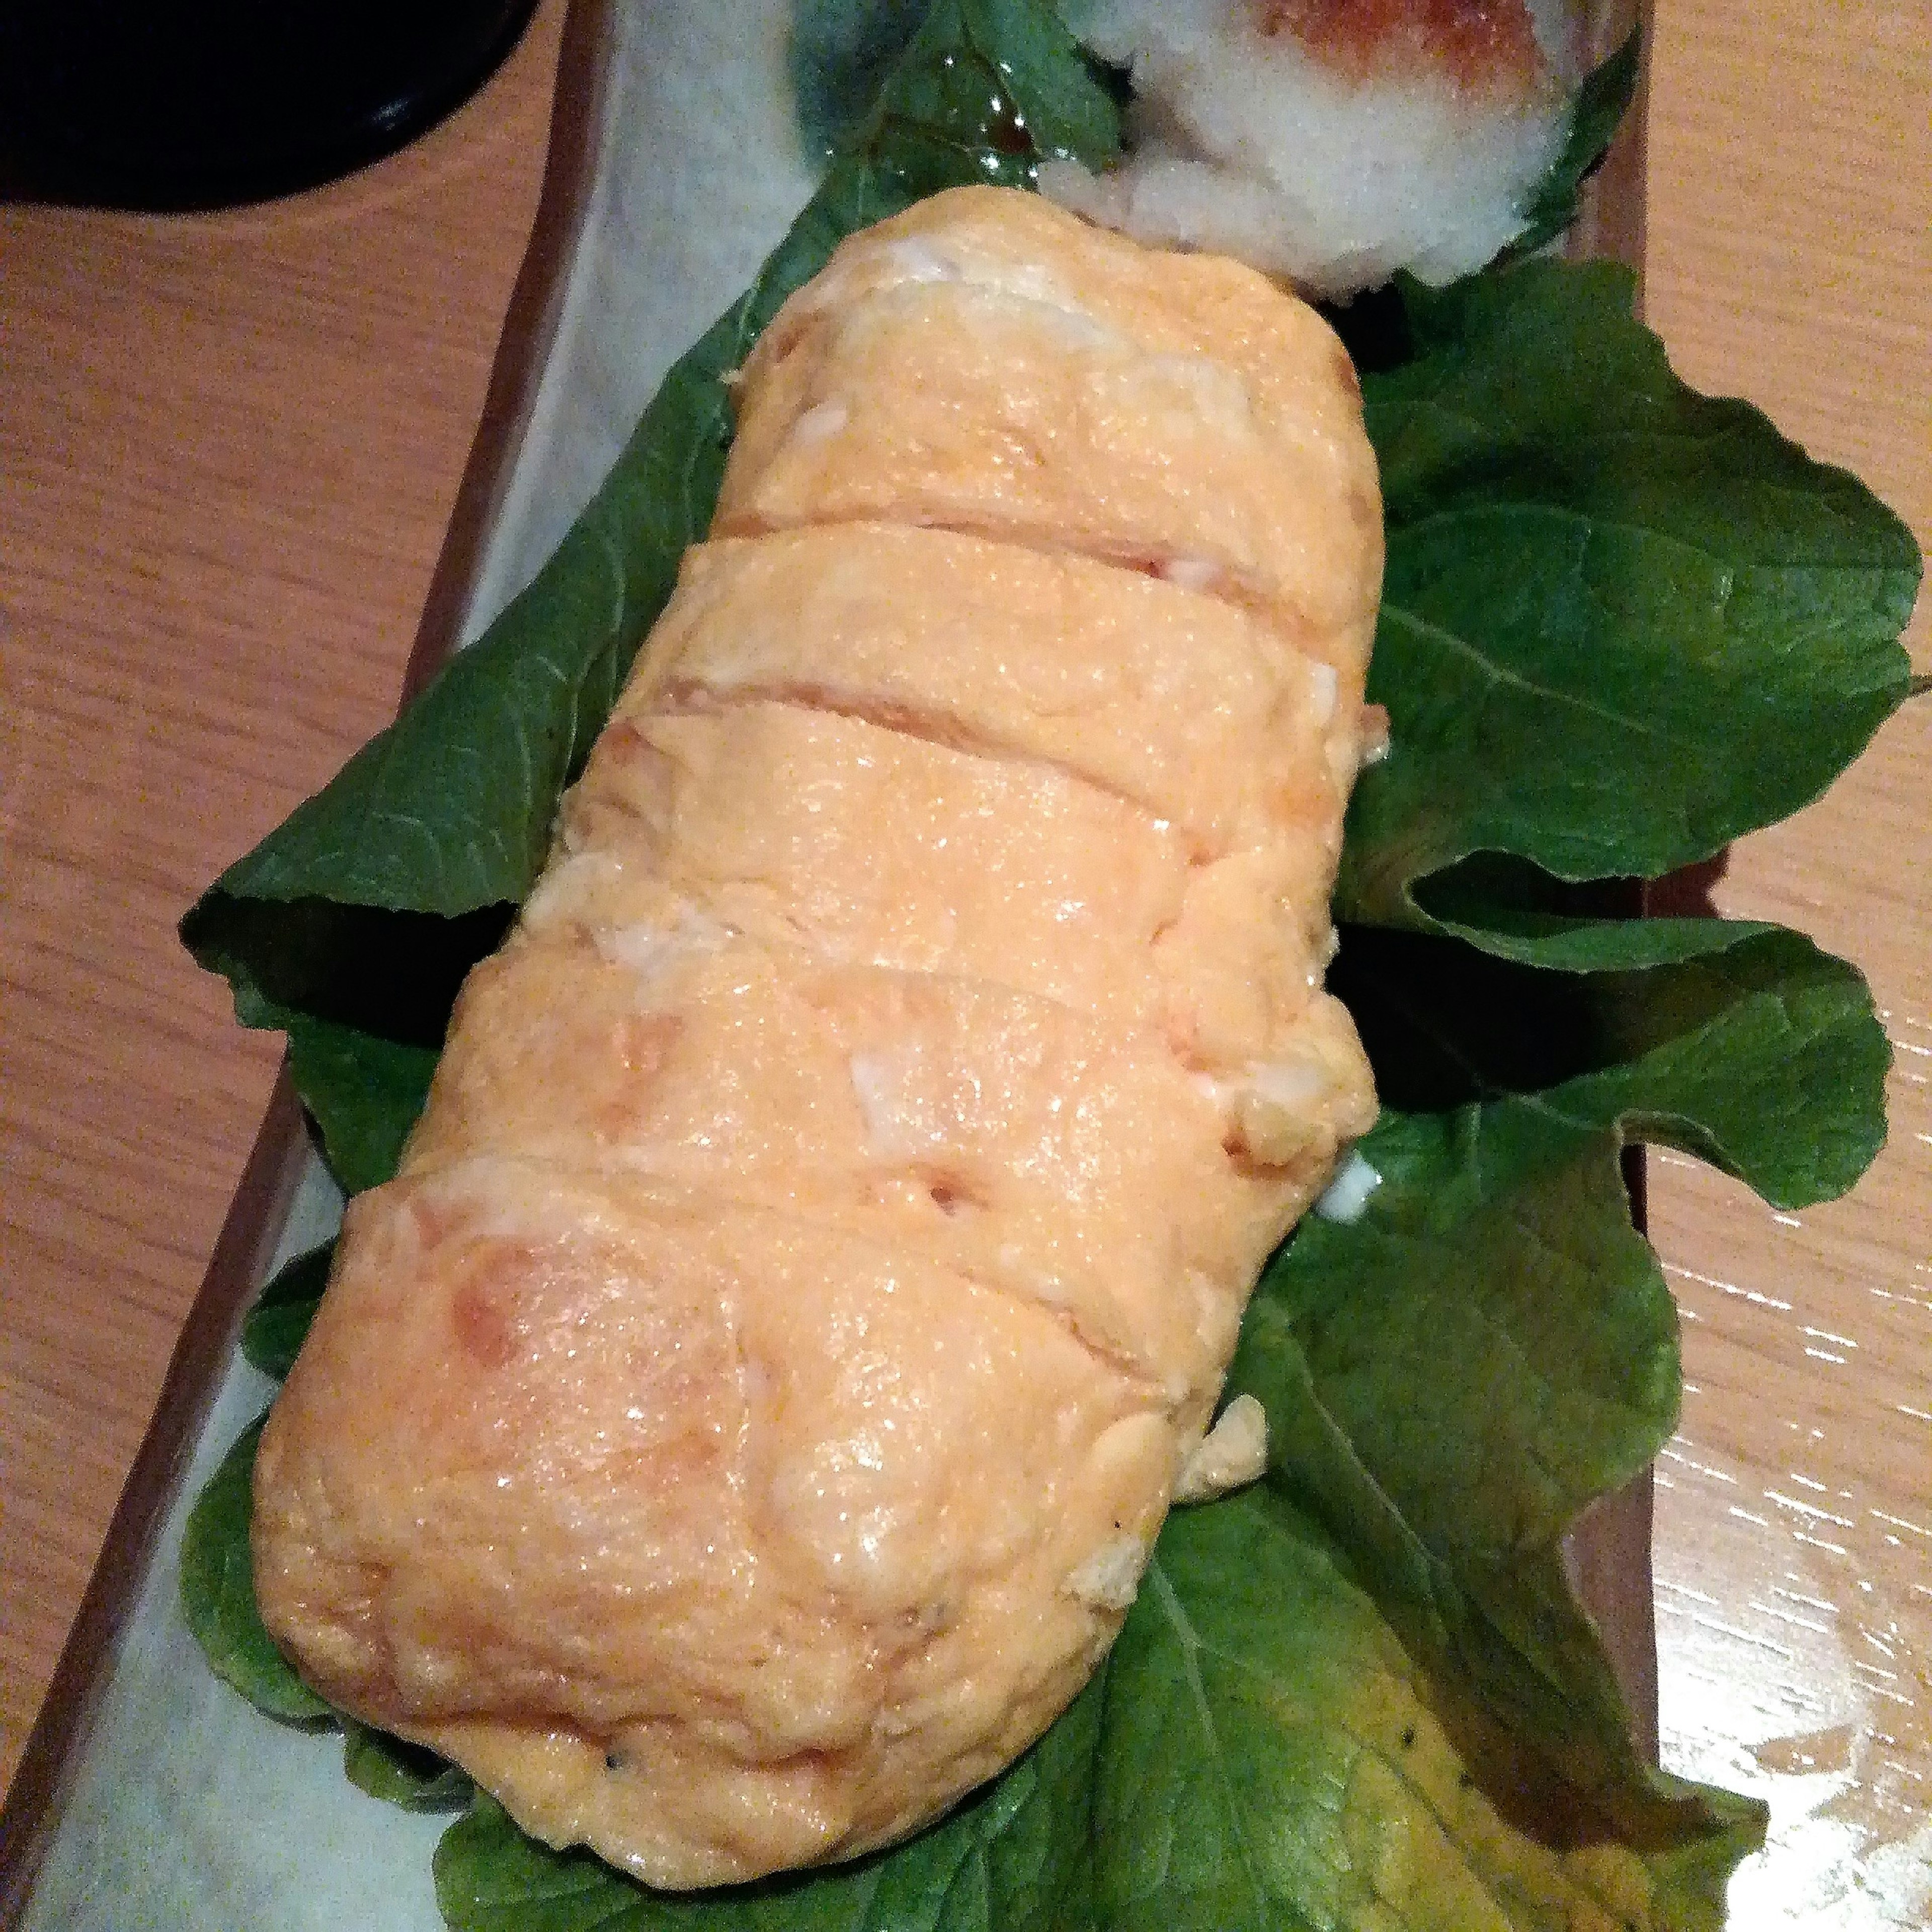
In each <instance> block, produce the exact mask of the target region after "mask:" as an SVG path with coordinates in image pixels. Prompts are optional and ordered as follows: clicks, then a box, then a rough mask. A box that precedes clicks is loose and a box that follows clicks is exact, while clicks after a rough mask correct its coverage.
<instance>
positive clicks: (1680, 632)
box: [1336, 262, 1919, 968]
mask: <svg viewBox="0 0 1932 1932" xmlns="http://www.w3.org/2000/svg"><path fill="white" fill-rule="evenodd" d="M1632 296H1633V283H1632V280H1631V276H1630V275H1629V274H1628V272H1627V271H1625V270H1624V269H1621V268H1618V267H1616V266H1611V265H1608V264H1601V263H1596V264H1589V265H1583V266H1579V265H1575V264H1571V263H1556V262H1530V263H1524V264H1523V265H1522V266H1519V267H1516V268H1514V269H1507V270H1501V271H1496V272H1490V273H1488V274H1485V275H1478V276H1474V277H1472V278H1469V280H1468V281H1464V282H1462V283H1460V284H1457V285H1456V286H1455V287H1453V288H1451V289H1448V290H1443V291H1442V292H1441V293H1431V292H1430V291H1427V290H1423V289H1421V287H1418V286H1415V285H1413V284H1411V285H1408V286H1406V287H1405V288H1404V289H1403V295H1402V299H1403V304H1404V307H1405V311H1406V318H1407V321H1408V325H1409V332H1410V338H1411V345H1412V353H1411V354H1410V356H1409V359H1407V360H1406V361H1405V362H1403V363H1402V364H1401V365H1400V366H1398V367H1396V368H1389V369H1385V370H1382V371H1378V372H1375V373H1372V374H1369V375H1367V376H1365V377H1364V380H1363V385H1362V387H1363V395H1364V404H1365V411H1366V416H1367V422H1368V426H1369V433H1370V437H1371V438H1372V439H1373V442H1374V443H1375V446H1376V455H1377V458H1378V459H1379V462H1380V463H1381V467H1382V496H1383V503H1384V511H1385V522H1386V526H1387V532H1388V564H1387V568H1386V570H1385V576H1384V581H1383V590H1382V618H1381V622H1380V624H1379V626H1378V628H1377V631H1376V646H1375V655H1374V658H1373V662H1372V664H1371V667H1370V673H1369V690H1370V697H1372V698H1373V699H1374V700H1376V701H1377V702H1379V703H1382V704H1385V705H1386V706H1388V710H1389V714H1390V718H1391V753H1390V755H1389V756H1388V758H1387V759H1386V760H1384V761H1383V762H1382V763H1380V764H1379V765H1377V766H1374V767H1373V768H1372V769H1370V770H1369V771H1367V772H1364V774H1363V775H1362V778H1361V782H1360V783H1359V784H1358V786H1357V787H1356V789H1355V798H1354V801H1353V803H1352V806H1351V808H1350V811H1349V827H1348V842H1347V845H1346V850H1345V851H1344V853H1343V865H1342V874H1341V878H1340V883H1339V884H1338V886H1337V898H1336V904H1337V912H1338V914H1339V915H1340V916H1342V917H1343V918H1346V919H1355V920H1358V921H1361V922H1365V923H1370V924H1381V925H1392V926H1411V927H1415V928H1418V929H1421V930H1424V931H1434V932H1454V933H1455V934H1457V935H1459V936H1460V937H1461V938H1465V939H1467V940H1469V941H1471V942H1472V944H1476V945H1479V946H1484V947H1489V948H1490V949H1491V950H1496V951H1499V952H1502V953H1505V954H1507V955H1508V956H1513V957H1517V958H1521V959H1532V960H1537V959H1540V960H1542V961H1544V962H1545V963H1548V964H1552V965H1556V964H1563V965H1571V966H1572V967H1575V968H1591V967H1595V966H1597V965H1639V964H1642V963H1644V962H1645V959H1646V953H1644V951H1643V948H1644V947H1646V944H1647V943H1649V942H1651V941H1655V944H1658V945H1660V946H1663V947H1666V948H1669V947H1672V946H1674V945H1676V944H1681V943H1682V938H1683V937H1684V935H1682V934H1681V933H1678V934H1670V933H1658V934H1655V935H1652V934H1646V933H1641V932H1634V933H1633V932H1626V933H1623V934H1622V935H1613V934H1609V933H1607V932H1602V931H1601V930H1600V931H1597V932H1592V933H1588V934H1586V933H1585V932H1583V928H1584V927H1586V926H1589V925H1591V924H1592V922H1590V921H1589V920H1587V919H1582V920H1580V919H1578V918H1577V916H1575V915H1574V914H1568V915H1566V914H1565V913H1564V912H1563V910H1562V907H1561V905H1560V903H1559V902H1558V901H1556V898H1554V896H1553V895H1554V894H1555V891H1556V887H1555V883H1554V882H1555V881H1560V880H1569V881H1575V880H1601V879H1605V878H1611V877H1641V878H1655V877H1658V876H1660V875H1661V874H1664V873H1666V872H1668V871H1673V870H1675V869H1676V868H1678V867H1680V866H1683V865H1690V864H1691V863H1693V862H1696V861H1697V860H1699V859H1706V858H1708V857H1709V856H1711V855H1712V853H1715V852H1717V851H1719V850H1721V849H1722V848H1723V847H1724V846H1725V845H1726V844H1728V843H1729V842H1730V841H1731V840H1732V839H1733V838H1736V837H1738V836H1739V835H1741V834H1742V833H1744V832H1748V831H1750V830H1752V829H1754V828H1755V827H1757V826H1761V825H1765V824H1769V823H1772V822H1773V821H1774V820H1777V819H1779V818H1781V817H1785V816H1786V815H1787V814H1789V813H1790V812H1793V811H1796V810H1797V809H1798V808H1799V806H1801V805H1805V804H1808V802H1810V801H1811V799H1814V798H1815V797H1816V796H1817V795H1818V793H1820V791H1822V790H1823V789H1824V787H1826V785H1827V784H1829V783H1830V782H1831V781H1832V778H1834V777H1835V776H1836V775H1838V772H1841V771H1842V770H1843V769H1844V767H1845V766H1846V765H1847V764H1849V763H1850V762H1851V760H1852V759H1853V758H1854V757H1856V756H1857V755H1858V753H1859V751H1861V750H1862V749H1863V748H1864V745H1865V744H1866V742H1867V740H1868V739H1870V736H1871V734H1872V733H1873V731H1874V730H1876V729H1877V727H1878V726H1879V724H1881V723H1882V722H1883V721H1884V720H1885V718H1887V717H1888V716H1889V715H1891V712H1892V711H1893V710H1894V709H1895V708H1896V707H1897V705H1898V704H1899V703H1900V702H1901V701H1902V700H1903V698H1904V697H1905V695H1906V691H1907V688H1908V685H1909V664H1908V661H1907V659H1906V654H1905V652H1904V650H1903V647H1902V646H1900V643H1899V642H1898V637H1899V633H1900V631H1901V630H1902V629H1903V627H1904V625H1905V622H1906V619H1907V618H1908V617H1909V616H1910V614H1911V611H1912V601H1913V598H1914V596H1915V593H1916V591H1917V587H1918V575H1919V561H1918V552H1917V549H1916V547H1915V545H1914V544H1913V543H1912V538H1911V535H1910V533H1909V532H1908V531H1907V530H1906V528H1905V526H1904V525H1903V523H1900V521H1899V520H1898V519H1897V517H1895V516H1894V515H1893V514H1891V511H1888V510H1887V509H1886V508H1885V507H1884V505H1882V504H1881V503H1879V502H1878V500H1877V499H1876V498H1875V497H1873V496H1872V495H1871V494H1870V492H1869V491H1867V490H1866V489H1865V488H1864V486H1863V485H1862V484H1860V483H1858V481H1856V479H1855V478H1852V477H1851V476H1849V475H1846V473H1845V472H1843V471H1842V470H1838V469H1831V468H1829V467H1827V466H1825V465H1823V464H1820V463H1814V462H1813V461H1812V460H1811V459H1810V458H1808V457H1807V456H1806V455H1805V453H1804V452H1803V451H1802V450H1801V449H1799V448H1798V447H1797V446H1796V445H1795V444H1793V443H1787V441H1785V440H1784V438H1782V437H1780V436H1779V435H1778V433H1777V431H1775V430H1774V429H1773V428H1772V426H1771V425H1770V424H1769V422H1767V421H1766V419H1765V418H1764V417H1763V416H1762V415H1761V414H1760V413H1759V412H1758V411H1757V410H1754V409H1753V408H1751V407H1750V406H1749V405H1748V404H1744V403H1739V402H1727V401H1714V400H1712V399H1711V398H1706V397H1703V396H1700V395H1696V394H1695V393H1694V392H1692V391H1691V390H1690V389H1687V388H1685V386H1684V385H1683V384H1682V383H1680V382H1679V381H1678V380H1677V378H1676V377H1675V376H1674V375H1673V374H1672V373H1671V371H1670V365H1669V364H1668V363H1667V362H1666V360H1665V359H1664V350H1663V347H1662V345H1661V344H1660V343H1659V342H1658V340H1657V338H1655V336H1653V335H1652V334H1651V333H1650V332H1649V331H1648V330H1647V329H1644V328H1643V326H1641V325H1640V323H1638V322H1637V320H1635V318H1634V316H1633V314H1632V313H1631V305H1632ZM1497 854H1502V855H1507V856H1508V857H1509V858H1510V859H1513V860H1514V861H1517V863H1516V864H1514V865H1508V866H1501V867H1499V866H1497V865H1494V864H1493V863H1492V864H1490V865H1488V866H1487V868H1482V867H1478V868H1472V867H1470V866H1469V865H1468V864H1467V862H1468V861H1469V860H1470V859H1472V857H1474V856H1477V855H1484V856H1486V857H1487V856H1490V855H1497ZM1525 913H1529V914H1532V915H1534V922H1533V923H1532V925H1531V926H1526V924H1525V922H1524V919H1523V914H1525ZM1595 923H1597V924H1598V925H1601V922H1595ZM1538 924H1540V925H1541V927H1542V930H1540V931H1539V930H1536V929H1535V925H1538ZM1566 947H1567V951H1566V950H1565V949H1566ZM1664 956H1668V953H1665V955H1664ZM1652 957H1655V955H1652Z"/></svg>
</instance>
